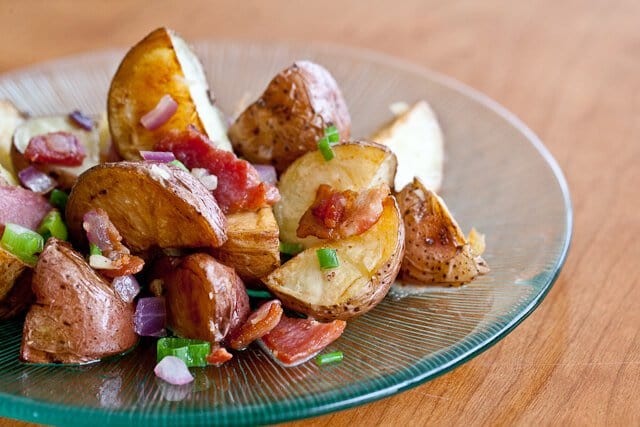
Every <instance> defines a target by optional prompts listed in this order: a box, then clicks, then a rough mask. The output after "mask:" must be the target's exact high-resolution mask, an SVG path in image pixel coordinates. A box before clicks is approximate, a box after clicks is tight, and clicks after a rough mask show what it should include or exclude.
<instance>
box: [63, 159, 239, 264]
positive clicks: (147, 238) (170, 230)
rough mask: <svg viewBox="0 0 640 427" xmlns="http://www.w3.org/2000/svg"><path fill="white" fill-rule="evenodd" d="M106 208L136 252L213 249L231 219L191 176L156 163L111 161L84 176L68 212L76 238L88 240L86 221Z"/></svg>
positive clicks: (70, 227) (73, 194)
mask: <svg viewBox="0 0 640 427" xmlns="http://www.w3.org/2000/svg"><path fill="white" fill-rule="evenodd" d="M97 208H102V209H104V210H105V211H106V212H107V214H108V215H109V219H110V220H111V222H112V223H113V224H114V225H115V227H116V229H118V231H119V232H120V234H121V235H122V239H123V242H124V244H125V246H127V247H128V248H129V249H130V250H131V251H132V252H133V253H144V252H145V251H147V250H148V249H152V248H154V247H160V248H198V247H203V248H212V247H218V246H220V245H222V244H223V243H224V242H225V241H226V235H225V232H226V227H227V225H226V219H225V217H224V215H223V214H222V211H221V210H220V208H219V207H218V204H217V203H216V201H215V199H214V198H213V196H212V195H211V193H210V192H209V191H208V190H207V189H206V188H205V187H204V185H203V184H202V183H201V182H200V181H199V180H198V179H197V178H195V177H194V176H193V175H191V174H190V173H189V172H186V171H184V170H182V169H180V168H178V167H175V166H173V165H168V164H163V163H150V162H119V163H105V164H102V165H99V166H96V167H94V168H92V169H89V170H88V171H86V172H85V173H83V174H82V175H81V176H80V177H79V178H78V181H77V182H76V184H75V185H74V186H73V189H72V191H71V194H70V195H69V201H68V202H67V208H66V220H67V225H68V227H69V232H70V235H71V237H72V240H74V241H76V242H83V241H84V231H83V229H82V217H83V216H84V214H85V213H87V212H88V211H90V210H92V209H97Z"/></svg>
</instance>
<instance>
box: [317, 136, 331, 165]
mask: <svg viewBox="0 0 640 427" xmlns="http://www.w3.org/2000/svg"><path fill="white" fill-rule="evenodd" d="M318 150H320V153H321V154H322V157H324V159H325V160H326V161H327V162H328V161H329V160H331V159H333V157H334V154H333V150H332V149H331V144H329V140H328V139H327V138H326V137H325V138H320V140H319V141H318Z"/></svg>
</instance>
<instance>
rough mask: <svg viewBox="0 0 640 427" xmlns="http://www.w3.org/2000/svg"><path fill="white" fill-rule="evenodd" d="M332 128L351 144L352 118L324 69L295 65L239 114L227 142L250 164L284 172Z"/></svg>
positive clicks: (302, 62)
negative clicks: (266, 165) (268, 165)
mask: <svg viewBox="0 0 640 427" xmlns="http://www.w3.org/2000/svg"><path fill="white" fill-rule="evenodd" d="M331 124H333V125H334V126H335V127H336V128H337V129H338V132H339V133H340V137H341V138H342V139H349V134H350V130H351V118H350V117H349V111H348V110H347V104H346V102H345V100H344V98H343V97H342V93H341V92H340V88H338V84H337V83H336V81H335V80H334V79H333V76H331V73H329V71H327V70H326V69H325V68H324V67H322V66H320V65H318V64H315V63H313V62H310V61H297V62H295V63H294V64H293V65H291V66H290V67H288V68H286V69H285V70H283V71H281V72H280V73H279V74H278V75H277V76H275V77H274V78H273V80H271V82H270V83H269V85H268V86H267V88H266V89H265V91H264V93H263V94H262V95H261V96H260V98H259V99H258V100H257V101H256V102H254V103H253V104H251V105H250V106H249V107H248V108H247V109H246V110H245V111H244V112H243V113H242V114H240V116H239V117H238V118H237V119H236V121H235V123H234V124H233V125H232V126H231V127H230V128H229V139H231V142H232V143H233V148H234V149H235V150H236V151H237V152H238V154H239V155H240V156H242V157H244V158H245V159H247V160H248V161H250V162H252V163H260V164H272V165H274V166H275V167H276V169H277V170H278V172H283V171H284V170H285V169H286V168H287V167H288V166H289V165H290V164H291V163H292V162H293V161H294V160H295V159H297V158H298V157H300V156H301V155H303V154H304V153H306V152H308V151H313V150H315V149H316V148H317V143H318V139H320V138H322V137H323V136H324V130H325V128H326V127H327V126H329V125H331Z"/></svg>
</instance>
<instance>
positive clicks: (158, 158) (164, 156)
mask: <svg viewBox="0 0 640 427" xmlns="http://www.w3.org/2000/svg"><path fill="white" fill-rule="evenodd" d="M140 155H141V156H142V158H143V159H145V160H147V161H149V162H161V163H169V162H172V161H174V160H175V159H176V156H174V155H173V153H172V152H171V151H140Z"/></svg>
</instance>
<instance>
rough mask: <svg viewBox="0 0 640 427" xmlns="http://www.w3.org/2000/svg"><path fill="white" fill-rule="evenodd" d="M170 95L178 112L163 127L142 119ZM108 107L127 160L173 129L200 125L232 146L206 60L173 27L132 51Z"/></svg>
mask: <svg viewBox="0 0 640 427" xmlns="http://www.w3.org/2000/svg"><path fill="white" fill-rule="evenodd" d="M164 95H170V96H171V97H172V98H173V100H174V101H176V103H177V104H178V109H177V110H176V112H175V114H173V116H171V117H170V118H169V120H167V121H166V122H165V123H164V124H162V125H161V126H160V127H158V128H157V129H153V130H149V129H147V128H145V127H144V126H142V124H141V123H140V119H141V118H142V117H143V116H144V115H145V114H147V113H148V112H149V111H151V110H153V109H154V108H155V107H156V105H157V104H158V101H160V98H162V97H163V96H164ZM107 111H108V114H109V126H110V128H111V136H112V138H113V143H114V145H115V147H116V148H117V150H118V152H119V153H120V155H121V156H122V157H123V158H124V159H126V160H136V159H139V158H140V153H139V151H140V150H153V146H154V145H155V142H156V141H157V139H158V137H159V136H160V135H161V134H162V133H164V132H166V131H167V130H171V129H181V130H183V129H186V127H187V126H188V125H193V126H195V127H196V128H197V129H198V131H200V132H203V133H204V134H205V135H207V136H208V137H209V139H211V140H212V141H213V142H214V143H216V144H217V145H218V147H219V148H223V149H226V150H229V151H230V150H231V144H230V143H229V140H228V138H227V135H226V130H227V128H226V124H225V120H224V118H223V116H222V113H220V111H218V110H217V109H216V108H215V107H213V105H212V104H211V100H210V99H209V86H208V84H207V79H206V77H205V75H204V70H203V68H202V64H200V61H199V60H198V58H197V57H196V55H195V53H193V51H192V50H191V48H190V47H189V46H188V45H187V43H186V42H185V41H184V40H183V39H182V38H181V37H180V36H178V35H177V34H176V33H175V32H173V31H172V30H169V29H167V28H158V29H157V30H155V31H153V32H151V33H150V34H149V35H147V36H146V37H145V38H144V39H143V40H142V41H140V42H139V43H138V44H136V45H135V46H134V47H132V48H131V50H129V52H128V53H127V55H126V56H125V57H124V59H123V60H122V62H121V63H120V67H119V68H118V70H117V71H116V74H115V75H114V76H113V80H112V81H111V87H110V89H109V95H108V103H107Z"/></svg>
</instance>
